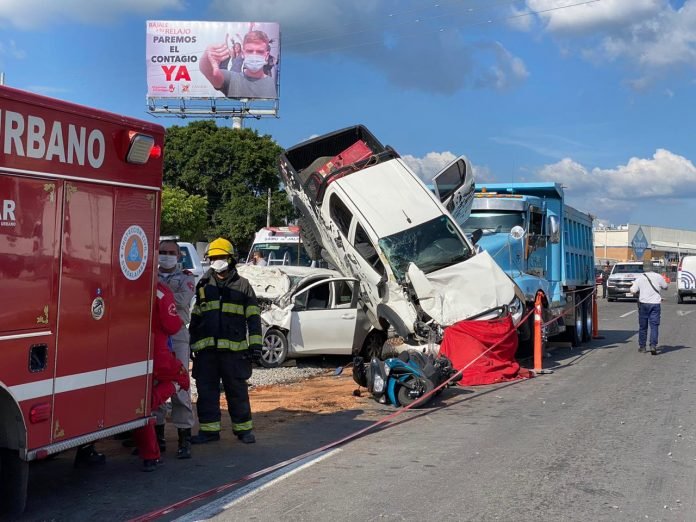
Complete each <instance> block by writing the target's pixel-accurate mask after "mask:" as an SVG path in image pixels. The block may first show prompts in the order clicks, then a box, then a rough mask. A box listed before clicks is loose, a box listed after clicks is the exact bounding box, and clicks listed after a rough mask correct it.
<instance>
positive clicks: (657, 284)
mask: <svg viewBox="0 0 696 522" xmlns="http://www.w3.org/2000/svg"><path fill="white" fill-rule="evenodd" d="M660 290H667V282H666V281H665V280H664V278H663V277H662V276H661V275H659V274H656V273H655V272H653V270H652V262H650V261H646V262H645V263H644V264H643V273H642V274H639V275H638V277H636V280H635V281H634V282H633V284H632V285H631V293H633V294H635V293H638V294H639V295H638V327H639V329H638V351H639V352H644V351H645V344H646V341H647V339H648V324H649V325H650V353H651V354H653V355H657V336H658V333H659V326H660V313H661V309H660V303H661V302H662V296H661V295H660Z"/></svg>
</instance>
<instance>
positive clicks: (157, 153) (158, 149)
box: [150, 145, 162, 159]
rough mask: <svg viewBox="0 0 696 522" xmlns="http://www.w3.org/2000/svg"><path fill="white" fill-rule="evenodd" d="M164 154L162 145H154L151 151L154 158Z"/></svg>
mask: <svg viewBox="0 0 696 522" xmlns="http://www.w3.org/2000/svg"><path fill="white" fill-rule="evenodd" d="M161 155H162V147H160V146H159V145H155V146H154V147H152V150H151V151H150V157H151V158H152V159H157V158H159V157H160V156H161Z"/></svg>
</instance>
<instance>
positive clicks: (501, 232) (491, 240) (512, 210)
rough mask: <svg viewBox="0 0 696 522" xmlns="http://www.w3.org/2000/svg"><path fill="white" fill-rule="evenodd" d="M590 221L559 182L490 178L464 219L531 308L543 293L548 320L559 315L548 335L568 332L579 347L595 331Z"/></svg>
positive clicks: (571, 339) (572, 341) (544, 310)
mask: <svg viewBox="0 0 696 522" xmlns="http://www.w3.org/2000/svg"><path fill="white" fill-rule="evenodd" d="M592 220H593V218H592V216H591V215H589V214H585V213H583V212H580V211H578V210H576V209H574V208H572V207H571V206H569V205H568V204H567V203H566V202H565V195H564V192H563V188H562V187H561V185H559V184H558V183H492V184H485V185H481V186H477V187H476V194H475V197H474V202H473V205H472V209H471V214H470V215H469V217H468V219H467V220H466V221H464V222H462V223H461V224H462V226H463V228H464V231H465V232H467V233H470V234H472V235H473V234H476V235H477V236H478V235H479V234H480V239H478V241H477V242H476V244H477V246H480V247H481V248H483V249H484V250H486V251H487V252H489V253H490V254H491V256H493V258H494V259H495V260H496V261H497V262H498V264H499V265H500V266H501V267H502V268H503V270H505V272H506V273H507V274H509V275H510V276H511V277H512V278H513V279H514V280H515V282H516V283H517V285H518V286H519V287H520V288H521V289H522V291H523V292H524V296H525V301H526V303H527V307H531V306H533V305H534V301H535V299H536V296H537V295H538V294H541V297H542V299H543V304H544V308H543V312H544V322H547V321H550V320H551V319H552V318H558V320H556V321H555V322H553V323H551V324H549V325H548V326H547V328H546V331H545V335H546V337H551V336H555V335H559V334H564V335H565V336H566V337H567V338H568V340H570V341H571V343H572V344H573V346H578V345H580V344H581V343H582V342H583V341H587V340H589V339H590V338H591V336H592V299H591V298H589V297H588V296H590V295H591V294H592V292H593V291H594V288H595V272H594V266H595V263H594V246H593V235H592ZM477 231H478V232H477ZM531 321H532V318H531V317H530V323H529V324H528V325H526V328H525V330H526V331H527V332H530V331H531V328H529V326H531ZM525 338H526V335H525ZM525 340H526V339H525ZM526 341H527V342H526V343H524V344H527V351H528V350H529V347H530V346H529V345H530V344H531V340H526ZM523 350H524V348H523Z"/></svg>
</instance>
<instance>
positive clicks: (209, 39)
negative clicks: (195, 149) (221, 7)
mask: <svg viewBox="0 0 696 522" xmlns="http://www.w3.org/2000/svg"><path fill="white" fill-rule="evenodd" d="M145 52H146V57H147V95H148V97H150V98H231V99H251V100H253V99H265V100H269V99H270V100H273V99H277V97H278V82H279V72H278V68H279V59H280V26H279V25H278V24H277V23H263V22H180V21H157V20H151V21H148V22H147V43H146V46H145Z"/></svg>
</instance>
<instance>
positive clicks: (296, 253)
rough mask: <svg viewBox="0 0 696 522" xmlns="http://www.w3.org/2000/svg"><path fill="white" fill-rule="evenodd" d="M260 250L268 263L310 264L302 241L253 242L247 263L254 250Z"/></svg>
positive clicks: (251, 257) (249, 261)
mask: <svg viewBox="0 0 696 522" xmlns="http://www.w3.org/2000/svg"><path fill="white" fill-rule="evenodd" d="M257 250H258V251H260V252H261V253H262V254H263V258H264V259H265V260H266V263H267V264H268V265H271V266H272V265H291V266H311V265H312V260H311V259H309V257H308V256H307V253H306V252H305V250H304V248H302V243H296V242H289V243H283V242H280V241H277V242H273V243H255V244H254V245H252V247H251V250H250V253H249V259H248V261H247V262H248V263H251V260H252V259H253V254H254V252H255V251H257Z"/></svg>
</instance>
